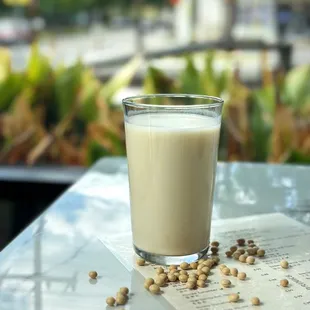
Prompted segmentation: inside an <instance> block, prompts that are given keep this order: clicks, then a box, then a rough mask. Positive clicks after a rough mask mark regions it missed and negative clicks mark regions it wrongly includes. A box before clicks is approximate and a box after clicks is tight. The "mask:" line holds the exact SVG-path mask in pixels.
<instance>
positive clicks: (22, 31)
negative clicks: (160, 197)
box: [0, 0, 310, 249]
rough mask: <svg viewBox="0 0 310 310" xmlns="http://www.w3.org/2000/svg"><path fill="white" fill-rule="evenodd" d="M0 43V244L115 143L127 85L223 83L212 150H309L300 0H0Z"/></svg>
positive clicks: (295, 157)
mask: <svg viewBox="0 0 310 310" xmlns="http://www.w3.org/2000/svg"><path fill="white" fill-rule="evenodd" d="M0 46H1V47H0V189H1V190H0V191H1V194H0V249H1V247H3V246H4V245H5V244H6V243H7V242H8V241H9V240H11V239H12V238H13V237H14V236H15V235H16V234H17V233H18V232H19V231H20V230H21V229H22V228H23V227H25V225H26V224H27V223H29V221H31V220H32V219H33V218H34V217H35V216H37V215H38V214H39V213H40V212H42V211H43V210H44V209H45V208H46V207H47V206H48V205H49V204H50V203H51V202H52V201H53V200H54V199H55V198H56V197H57V196H58V195H59V194H60V193H61V192H62V191H64V190H65V189H66V188H67V187H68V186H69V185H70V184H72V183H73V182H74V181H75V180H76V179H77V178H78V177H79V176H80V175H81V174H82V173H83V172H84V171H85V169H86V167H87V166H89V165H91V164H92V163H94V162H95V161H96V160H98V159H99V158H101V157H104V156H125V144H124V130H123V115H122V110H121V106H120V102H121V98H123V97H125V96H129V95H135V94H141V93H173V92H179V93H198V94H208V95H213V96H220V97H222V98H223V99H225V102H226V103H225V108H224V114H223V126H222V132H221V145H220V150H219V159H220V160H222V161H250V162H269V163H283V164H302V165H306V164H309V163H310V124H309V122H310V1H306V0H294V1H293V0H291V1H289V0H252V1H248V0H104V1H103V0H0Z"/></svg>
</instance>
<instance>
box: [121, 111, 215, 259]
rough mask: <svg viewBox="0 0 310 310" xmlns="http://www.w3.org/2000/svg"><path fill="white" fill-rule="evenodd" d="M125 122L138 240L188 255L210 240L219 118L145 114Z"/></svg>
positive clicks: (151, 248) (150, 248) (154, 249)
mask: <svg viewBox="0 0 310 310" xmlns="http://www.w3.org/2000/svg"><path fill="white" fill-rule="evenodd" d="M125 126H126V145H127V157H128V165H129V182H130V200H131V221H132V232H133V241H134V244H135V245H136V246H137V247H138V248H140V249H142V250H144V251H147V252H150V253H154V254H159V255H167V256H174V255H176V256H177V255H189V254H194V253H197V252H200V251H201V250H203V249H205V248H206V247H207V246H208V244H209V238H210V224H211V215H212V200H213V187H214V178H215V169H216V160H217V149H218V140H219V130H220V125H219V120H217V119H215V118H211V117H208V116H200V115H194V114H181V113H180V114H156V113H152V114H140V115H135V116H130V117H129V118H128V119H127V122H126V124H125Z"/></svg>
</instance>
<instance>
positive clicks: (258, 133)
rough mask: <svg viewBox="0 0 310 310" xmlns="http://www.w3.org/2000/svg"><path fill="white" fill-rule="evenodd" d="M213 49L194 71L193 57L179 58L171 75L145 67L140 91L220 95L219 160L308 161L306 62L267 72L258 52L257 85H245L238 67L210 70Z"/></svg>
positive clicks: (309, 132) (309, 102) (309, 72)
mask: <svg viewBox="0 0 310 310" xmlns="http://www.w3.org/2000/svg"><path fill="white" fill-rule="evenodd" d="M215 56H216V54H215V53H214V51H210V52H208V53H206V56H205V61H204V66H203V68H202V70H198V69H197V66H196V65H195V62H194V56H193V55H191V56H185V58H184V59H185V68H184V69H183V71H182V72H181V74H180V75H179V77H177V78H176V79H172V78H170V77H169V76H168V75H167V74H165V73H164V72H163V71H161V70H159V69H157V68H154V67H150V68H149V69H148V71H147V75H146V78H145V81H144V91H145V92H146V93H173V92H181V93H197V94H208V95H212V96H219V97H222V98H224V99H225V105H224V111H223V123H222V133H221V145H220V150H219V157H220V159H222V160H246V161H270V162H290V163H292V162H297V163H309V161H310V124H309V119H310V66H308V65H307V66H302V67H296V68H294V69H292V70H291V71H290V72H288V73H287V74H285V73H284V72H283V71H282V70H278V71H277V72H271V71H270V70H269V68H268V65H267V63H268V61H267V53H266V51H263V52H262V68H263V76H262V78H263V83H262V86H261V87H259V88H255V89H249V88H248V87H246V86H245V85H244V84H243V83H242V82H241V81H240V78H239V72H238V68H237V69H235V71H232V70H231V69H230V64H231V58H232V55H231V53H229V52H228V53H227V54H226V59H227V66H226V68H225V69H223V70H221V71H219V72H217V71H215V70H214V58H215Z"/></svg>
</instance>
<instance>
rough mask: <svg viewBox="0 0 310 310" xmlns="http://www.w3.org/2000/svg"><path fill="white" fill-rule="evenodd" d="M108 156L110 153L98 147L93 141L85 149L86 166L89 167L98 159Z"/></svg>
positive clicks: (100, 146)
mask: <svg viewBox="0 0 310 310" xmlns="http://www.w3.org/2000/svg"><path fill="white" fill-rule="evenodd" d="M110 155H111V153H110V152H109V151H108V150H106V149H105V148H104V147H103V146H102V145H100V144H99V143H98V142H96V141H95V140H92V141H91V142H90V143H89V145H88V149H87V156H86V161H87V165H88V166H90V165H92V164H93V163H94V162H96V161H97V160H99V159H100V158H102V157H105V156H110Z"/></svg>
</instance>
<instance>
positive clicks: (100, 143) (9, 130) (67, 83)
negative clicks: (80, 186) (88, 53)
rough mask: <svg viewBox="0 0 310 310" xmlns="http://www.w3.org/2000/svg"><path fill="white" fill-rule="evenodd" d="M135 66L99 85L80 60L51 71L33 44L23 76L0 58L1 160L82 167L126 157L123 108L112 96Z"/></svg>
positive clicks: (135, 61)
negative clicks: (104, 157) (100, 161)
mask: <svg viewBox="0 0 310 310" xmlns="http://www.w3.org/2000/svg"><path fill="white" fill-rule="evenodd" d="M2 52H3V53H4V55H5V51H2ZM139 65H140V58H134V59H133V60H132V61H130V62H129V63H128V64H127V65H125V67H124V68H123V69H121V70H120V71H119V72H118V73H116V75H115V76H113V77H112V78H111V79H110V80H109V81H107V82H106V83H101V82H100V81H99V80H98V79H97V78H96V77H95V75H94V74H93V72H92V70H91V69H90V68H87V67H85V66H84V65H83V64H82V63H81V62H80V61H78V62H77V63H75V64H74V65H72V66H70V67H63V66H59V67H56V68H53V67H52V66H51V64H50V61H49V60H48V59H47V57H46V56H44V55H43V54H41V53H40V51H39V48H38V46H37V45H35V44H34V45H33V46H32V50H31V55H30V58H29V62H28V65H27V68H26V70H25V72H14V71H12V70H11V67H10V59H9V58H8V57H1V58H0V92H1V96H0V162H2V163H3V162H5V163H11V164H13V163H17V162H26V163H28V164H35V163H37V162H38V161H40V162H51V161H52V162H54V163H60V164H68V165H70V164H72V165H86V164H88V163H92V162H93V161H94V160H96V159H97V158H98V157H99V156H104V155H110V156H113V155H124V154H125V145H124V131H123V118H122V110H121V106H120V105H117V106H114V105H113V102H112V97H113V96H114V95H115V94H116V93H117V92H118V91H119V90H120V89H121V88H122V87H126V86H127V85H128V84H129V83H130V81H131V79H132V77H133V75H134V73H135V72H136V70H137V68H138V66H139Z"/></svg>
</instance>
